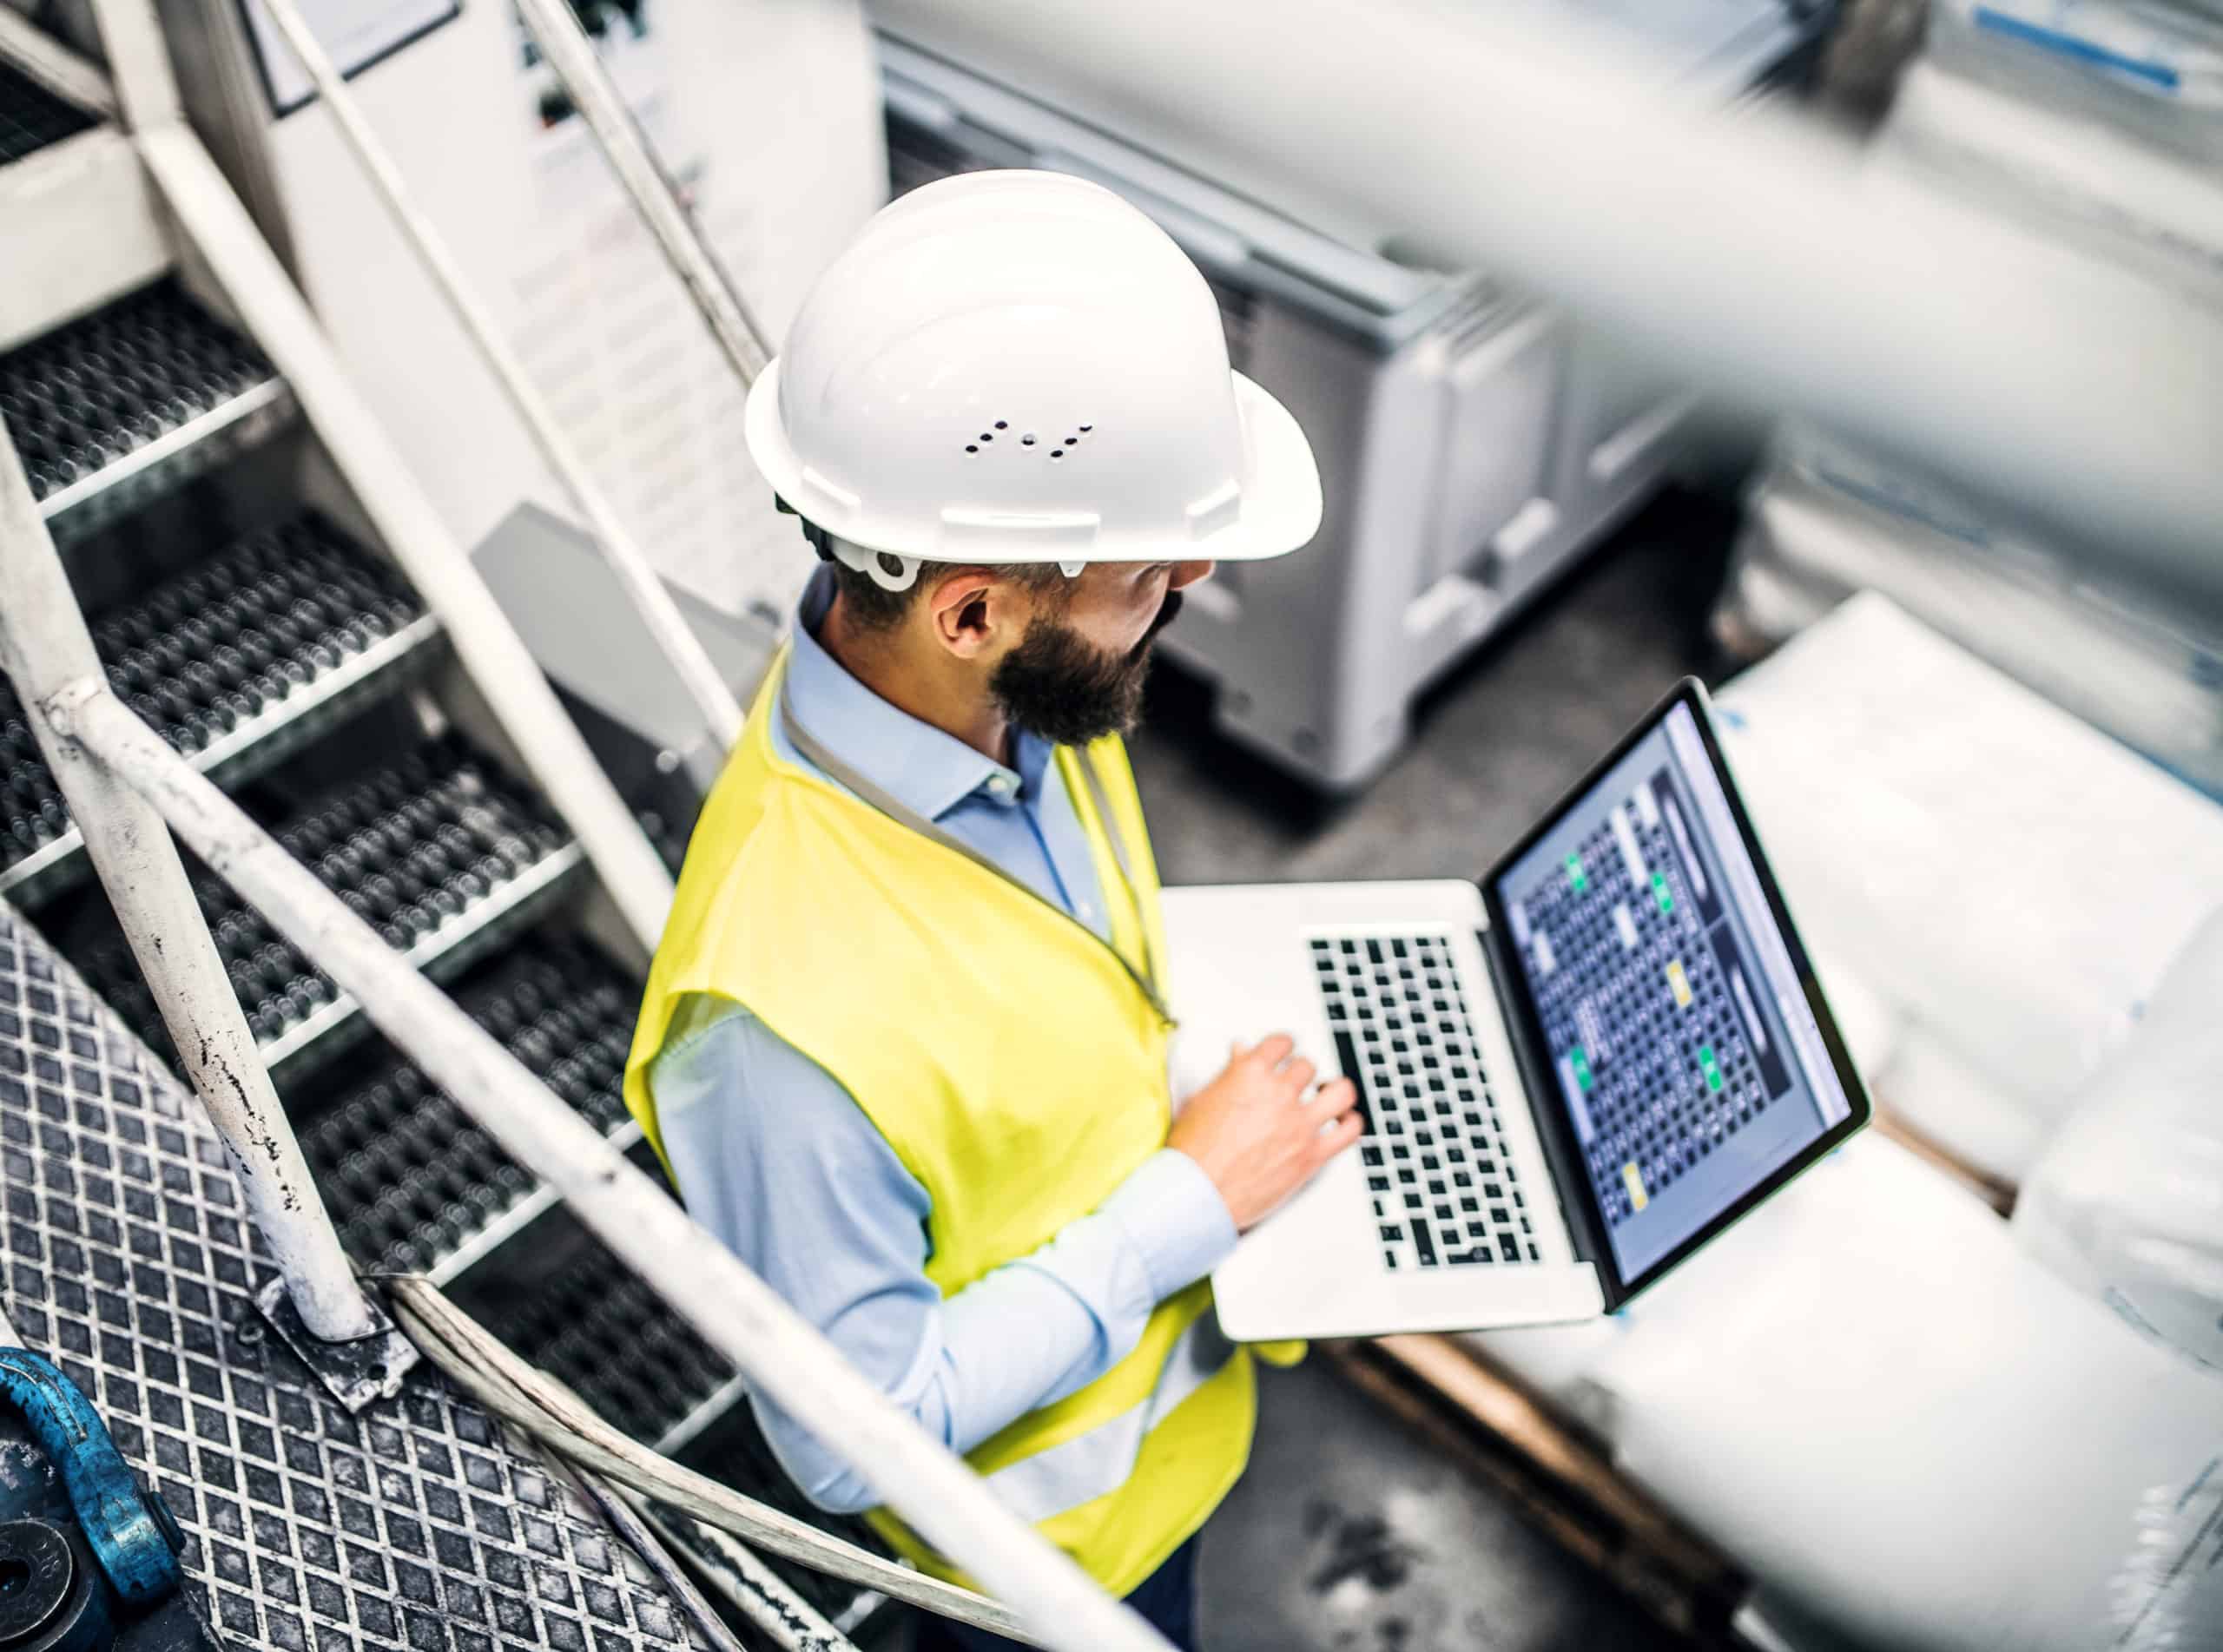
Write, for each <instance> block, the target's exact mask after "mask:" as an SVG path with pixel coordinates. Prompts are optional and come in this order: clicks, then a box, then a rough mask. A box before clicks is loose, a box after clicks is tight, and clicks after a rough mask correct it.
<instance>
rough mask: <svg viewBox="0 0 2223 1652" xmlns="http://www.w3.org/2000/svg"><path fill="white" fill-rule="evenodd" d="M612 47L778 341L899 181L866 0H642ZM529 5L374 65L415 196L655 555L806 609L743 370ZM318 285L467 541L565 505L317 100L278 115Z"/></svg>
mask: <svg viewBox="0 0 2223 1652" xmlns="http://www.w3.org/2000/svg"><path fill="white" fill-rule="evenodd" d="M639 16H640V19H641V22H642V25H643V32H642V33H641V34H640V35H639V36H636V35H635V34H634V33H633V30H632V26H631V24H630V22H627V21H625V20H623V19H619V20H618V21H617V22H616V23H613V25H612V29H611V31H610V36H609V40H608V43H606V46H605V63H606V64H607V65H608V67H609V68H610V72H611V73H612V75H613V76H614V77H615V78H616V79H617V82H618V84H619V86H620V88H621V89H623V91H624V92H625V94H626V95H627V96H628V99H629V101H630V102H632V104H633V105H634V108H635V110H636V112H637V115H639V116H640V118H641V120H642V122H643V125H644V126H645V128H647V131H648V133H649V135H650V141H651V142H652V143H653V144H654V145H655V146H656V150H657V153H658V155H659V157H660V159H661V160H662V161H663V163H664V165H665V167H666V168H668V169H669V170H670V172H671V173H672V174H673V175H674V176H675V177H676V178H677V179H678V180H679V181H680V182H681V184H682V187H683V188H684V189H685V190H686V191H687V192H688V194H689V196H690V197H691V200H692V203H693V205H694V207H695V210H696V214H697V217H698V219H699V220H700V221H701V223H702V224H703V227H704V229H705V231H706V234H707V235H708V237H709V240H710V242H711V243H712V245H713V247H715V248H716V251H717V252H718V253H719V254H720V255H721V257H722V259H723V260H724V261H725V263H726V266H727V267H728V269H729V272H730V273H731V274H732V276H733V279H734V281H735V283H736V286H739V287H740V289H741V290H742V293H743V294H744V295H745V297H746V298H747V299H748V301H749V304H750V306H752V308H753V309H754V311H755V313H756V315H757V316H758V317H759V318H760V319H761V320H762V323H763V325H764V326H765V327H766V329H767V331H768V333H769V334H770V336H771V338H772V339H773V340H774V341H775V342H776V341H777V340H778V339H779V338H780V337H781V336H782V334H783V333H784V332H785V331H786V328H787V325H788V320H789V319H790V318H791V317H792V316H793V314H794V313H795V308H796V307H797V306H798V305H799V304H800V302H801V298H802V295H803V293H805V292H806V291H807V290H808V286H809V284H810V282H811V281H812V280H814V279H815V276H816V275H817V273H818V272H819V270H820V269H821V268H822V267H824V266H825V264H826V263H827V262H828V261H829V260H831V258H832V257H833V255H834V253H836V252H838V251H839V250H840V248H841V246H842V245H843V244H844V243H845V242H846V241H847V240H848V238H849V237H850V236H851V235H852V234H854V233H855V231H856V229H857V228H858V227H860V226H861V224H862V223H863V221H864V220H865V219H866V218H867V216H869V215H870V214H871V213H872V211H873V210H874V208H875V207H877V206H878V205H879V203H880V201H881V197H882V195H883V194H884V193H885V189H886V163H885V157H884V152H883V144H882V138H881V125H880V115H879V102H878V89H877V83H876V81H875V78H874V72H873V66H872V62H871V58H870V56H869V53H868V50H867V40H866V36H865V30H864V26H863V23H862V20H861V14H860V12H859V10H858V8H857V6H856V4H855V3H854V0H815V3H810V4H788V5H777V6H739V5H732V4H729V3H723V0H644V3H643V6H642V8H641V10H640V13H639ZM525 58H526V53H525V51H524V37H523V35H522V31H521V29H520V26H519V25H518V23H517V22H516V20H515V19H514V17H513V16H512V14H511V8H509V7H508V6H506V5H471V6H465V8H464V11H463V15H462V16H460V17H459V18H458V19H457V20H456V21H455V22H453V23H448V24H446V25H444V26H442V27H440V28H439V29H436V30H433V31H432V33H430V34H428V35H426V36H424V37H423V38H421V39H419V40H418V41H416V42H414V43H412V44H410V45H408V46H406V48H404V49H402V50H401V51H399V53H397V54H396V55H395V56H392V57H391V58H389V59H387V60H386V62H384V63H380V64H379V65H377V66H376V67H374V68H373V69H370V70H368V71H367V72H366V73H365V74H364V75H362V76H360V77H359V78H357V79H356V80H355V81H353V82H351V85H352V88H353V90H354V92H355V95H356V96H357V98H358V99H359V101H360V103H361V105H362V107H363V109H364V112H365V114H366V117H367V118H368V119H369V121H370V122H371V123H372V125H373V128H375V130H376V131H377V133H378V134H379V137H380V138H381V139H382V140H383V141H384V142H385V143H386V145H387V146H388V148H389V149H390V150H391V152H392V155H393V156H394V159H395V163H396V165H397V166H398V167H399V168H400V171H401V173H402V175H403V177H404V179H405V181H406V183H407V185H408V188H409V189H410V191H411V193H412V195H413V196H414V197H415V199H416V201H417V203H418V205H419V207H421V208H422V209H423V210H424V211H425V213H426V214H427V215H428V216H429V217H430V218H431V219H432V222H433V223H434V225H435V226H436V227H437V228H438V229H439V232H440V234H442V236H443V237H445V239H446V240H448V242H449V243H450V246H451V247H452V250H453V252H454V253H455V255H456V256H457V258H458V260H459V261H460V262H461V263H462V265H463V267H464V268H465V272H466V273H467V274H468V275H469V276H470V277H472V280H474V282H475V283H476V285H477V286H478V289H479V292H480V294H481V296H482V297H483V298H484V299H485V300H486V302H487V303H488V304H489V305H490V306H491V308H492V309H493V310H494V311H495V313H497V315H498V317H500V318H501V319H503V321H504V322H505V324H506V325H507V326H508V327H509V329H510V336H511V341H512V342H513V344H514V345H515V346H517V348H518V351H519V352H520V353H521V354H522V355H523V356H524V359H525V361H526V364H527V366H528V367H529V369H530V370H531V372H533V374H534V376H535V379H536V382H537V383H538V385H539V386H540V387H541V389H542V390H543V392H544V393H545V394H546V395H547V396H548V397H549V398H550V399H551V401H552V402H553V403H554V404H555V405H556V409H557V417H558V418H559V420H560V421H561V422H562V424H563V425H564V430H565V431H566V432H567V433H568V434H569V435H570V436H571V438H572V439H573V440H574V441H575V442H576V443H577V444H578V445H579V447H580V448H581V450H582V451H583V452H584V454H585V456H586V458H587V461H588V464H590V467H591V468H592V470H593V471H594V474H595V477H596V479H597V481H598V482H599V483H600V484H602V486H603V487H604V489H605V490H607V491H608V492H609V494H610V497H611V499H612V502H613V503H614V505H615V506H616V509H617V511H618V513H619V515H620V516H621V517H622V518H623V520H624V522H625V523H626V525H627V526H628V527H629V528H630V530H632V531H633V533H634V534H635V535H636V536H637V537H638V538H639V539H640V540H641V541H642V543H643V546H644V547H645V549H646V550H647V551H648V553H649V555H650V558H651V559H652V560H653V561H654V562H655V563H656V566H657V568H658V570H659V571H660V572H662V573H663V574H665V575H666V576H670V577H671V578H673V579H675V580H676V581H678V582H681V583H683V584H684V585H686V586H687V587H689V589H693V590H695V591H696V592H698V593H699V594H700V595H702V596H703V597H704V598H706V599H707V600H709V602H713V603H715V604H716V605H717V606H718V607H720V608H722V609H727V610H729V611H731V612H740V611H742V610H745V609H749V607H751V606H752V605H759V606H762V607H768V608H769V609H773V610H774V611H775V612H778V611H781V610H783V609H785V607H786V605H787V603H788V601H789V599H790V597H791V596H792V594H793V593H794V592H795V590H796V589H799V587H800V584H801V580H802V578H803V576H805V575H806V574H807V573H808V569H809V557H808V551H807V550H806V548H805V547H804V546H803V543H802V542H801V537H800V536H799V535H798V534H797V533H796V530H795V523H793V521H792V520H791V519H788V518H785V517H780V516H779V515H777V514H776V513H775V511H774V510H773V509H772V506H771V498H770V493H769V490H768V489H767V488H766V487H765V486H764V484H763V483H762V481H761V480H760V479H759V478H758V477H757V475H756V473H755V469H754V467H752V466H751V465H750V464H749V458H748V455H747V452H746V451H745V450H744V448H743V446H742V437H741V409H742V396H741V392H740V390H739V387H738V386H737V385H736V383H735V381H734V379H733V377H732V374H731V372H729V369H728V368H727V366H726V365H725V363H724V361H723V359H722V357H720V355H719V354H718V353H717V352H716V347H715V346H714V345H713V344H712V343H711V341H710V339H709V333H708V332H707V330H706V329H705V328H704V326H703V324H702V321H701V319H700V318H699V317H698V316H697V315H696V313H695V311H694V309H693V307H692V306H691V305H690V304H689V301H688V299H687V298H686V295H685V293H684V292H683V289H682V287H681V286H680V284H679V282H678V280H677V278H676V277H675V276H674V275H673V274H672V273H670V270H669V268H668V267H666V266H665V265H664V263H663V260H662V257H661V255H660V254H659V253H658V252H657V251H656V247H655V246H654V243H653V241H652V240H651V238H650V235H649V233H648V231H647V230H646V229H645V228H644V227H642V225H641V224H640V223H639V221H638V219H637V216H636V214H635V213H634V210H633V208H632V206H631V204H630V201H627V200H626V199H625V197H624V195H623V192H622V191H621V190H620V189H619V188H618V186H617V182H616V181H615V179H614V178H613V177H612V175H611V174H610V171H609V168H608V167H607V165H606V164H605V163H604V160H603V157H602V153H601V150H600V149H599V148H597V146H596V145H595V143H594V142H593V139H592V136H591V135H590V134H589V133H588V132H587V131H586V130H585V129H584V125H583V123H582V122H579V121H578V120H577V118H576V117H570V118H560V117H559V118H557V119H556V120H555V122H554V123H553V124H552V125H551V124H548V123H547V122H545V121H544V115H555V114H557V109H558V108H559V105H560V93H559V92H557V89H556V84H555V82H554V79H553V76H552V75H551V72H550V71H549V70H548V69H547V68H546V67H545V65H543V64H538V63H534V64H531V65H528V63H526V61H525ZM270 147H271V150H272V157H273V171H274V174H275V175H276V176H277V178H278V180H279V187H280V193H281V194H282V196H283V198H284V201H285V205H286V211H287V220H288V224H289V228H290V231H291V234H292V237H293V242H294V248H295V251H296V255H297V259H298V261H299V265H300V274H301V278H302V281H303V284H304V286H306V287H307V291H308V294H309V298H310V300H311V302H312V303H313V305H314V306H316V308H317V311H318V313H319V314H320V317H321V318H322V319H323V321H324V323H325V325H326V326H327V328H328V329H329V330H330V332H332V334H333V339H334V341H335V343H336V344H337V345H338V346H339V347H340V352H341V354H342V356H343V357H344V358H345V359H346V361H347V363H348V365H349V366H350V368H351V369H352V370H353V372H354V373H355V375H356V377H357V380H358V382H359V384H360V385H361V387H362V389H363V391H364V392H365V393H366V396H367V397H368V398H370V400H371V402H372V404H373V406H374V407H375V408H376V409H377V411H379V413H380V414H381V415H382V416H383V417H384V418H385V419H386V423H387V425H388V427H389V428H390V429H391V430H392V431H393V433H394V435H395V438H396V439H397V440H398V441H399V443H400V444H401V446H402V448H403V451H404V457H406V459H407V460H408V461H409V463H410V464H411V466H412V469H414V470H415V471H416V472H417V474H418V475H419V477H421V478H422V480H423V481H424V483H425V485H426V487H427V489H428V490H429V491H430V493H431V494H432V498H433V500H434V502H435V503H436V505H437V506H438V507H439V510H440V511H441V513H442V515H443V516H444V517H445V518H446V520H447V522H448V524H449V526H450V527H451V529H452V531H453V532H454V533H455V534H456V535H457V536H458V537H459V538H460V539H462V540H463V542H464V543H466V544H471V543H477V542H478V540H479V539H481V538H482V537H484V536H485V534H487V533H488V532H489V531H490V530H491V529H492V528H493V527H494V525H495V524H496V523H498V522H499V521H500V520H501V519H502V518H503V517H506V516H507V515H508V514H509V512H510V511H511V509H513V508H514V507H515V506H516V505H517V504H518V502H519V501H520V500H522V499H525V498H531V499H532V500H534V501H536V502H537V503H540V504H542V505H543V506H544V507H546V508H548V509H550V510H554V511H557V513H558V514H560V515H563V516H564V517H566V518H567V519H568V518H569V517H570V516H571V510H570V508H569V505H568V503H567V502H566V500H565V499H564V496H563V494H562V492H561V490H560V489H559V488H558V486H557V484H556V482H555V480H554V478H553V477H551V476H550V475H549V474H548V473H547V472H546V471H545V470H544V467H543V466H542V464H541V463H540V461H539V458H538V455H537V454H536V453H535V452H534V451H533V450H532V448H531V444H530V442H529V441H528V439H527V438H526V437H525V435H524V431H523V429H522V427H520V426H519V425H518V423H517V421H516V419H515V418H514V417H513V416H512V415H511V412H510V411H509V406H508V404H507V402H506V401H505V400H504V398H502V396H501V394H500V392H499V391H498V388H497V387H496V385H495V383H494V381H493V379H492V378H491V375H490V374H489V373H487V372H486V371H485V369H484V368H483V367H482V366H481V365H479V363H478V359H477V357H476V355H475V354H474V352H472V347H471V346H470V345H469V344H468V342H467V341H466V339H465V337H464V335H463V333H462V332H461V331H460V329H459V328H458V327H457V326H456V325H455V324H454V323H453V322H452V320H451V319H449V317H448V314H447V312H446V310H445V307H444V306H443V305H442V303H441V301H440V299H439V297H438V295H437V293H435V292H434V290H433V288H432V285H431V283H430V282H429V281H428V280H426V278H425V276H424V275H423V274H422V273H421V272H420V271H419V269H418V267H417V266H416V264H415V263H414V261H413V260H412V258H411V256H410V254H409V253H408V252H407V251H406V247H404V245H403V243H402V241H401V240H400V238H399V234H397V233H396V232H395V231H394V230H393V229H392V227H391V225H390V224H389V223H388V221H387V220H386V216H385V214H384V213H383V210H382V209H381V208H380V207H379V205H378V203H377V201H376V200H375V198H374V197H373V195H372V194H371V191H370V189H369V187H368V186H367V185H366V183H365V182H364V181H363V180H362V178H361V177H360V174H359V173H358V172H357V170H356V168H355V166H354V164H353V161H352V160H351V159H350V158H349V157H348V156H347V155H346V153H345V152H344V150H343V148H342V146H341V142H340V137H339V135H338V133H337V132H336V131H335V130H334V129H333V127H332V125H331V123H330V122H329V120H328V118H327V115H325V113H324V111H323V110H322V109H320V108H319V107H317V106H316V105H314V104H312V105H310V106H308V107H307V108H305V109H301V110H300V111H299V112H298V113H296V114H294V115H289V116H287V118H285V119H284V120H282V121H280V122H279V123H278V124H277V126H276V127H275V128H274V130H273V132H272V133H271V135H270Z"/></svg>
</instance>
